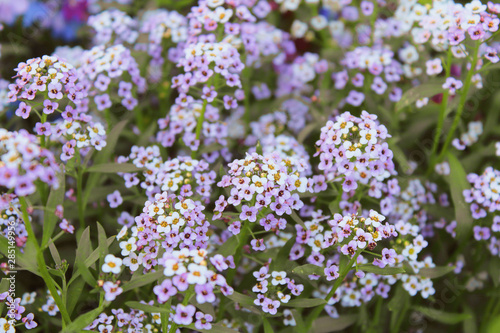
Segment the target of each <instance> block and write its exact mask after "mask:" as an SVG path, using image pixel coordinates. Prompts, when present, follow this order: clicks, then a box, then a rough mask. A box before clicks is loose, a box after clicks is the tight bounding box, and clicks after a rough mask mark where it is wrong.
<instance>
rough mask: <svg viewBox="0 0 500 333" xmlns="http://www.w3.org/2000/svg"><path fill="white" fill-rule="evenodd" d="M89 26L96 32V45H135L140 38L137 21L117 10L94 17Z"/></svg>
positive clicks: (106, 11)
mask: <svg viewBox="0 0 500 333" xmlns="http://www.w3.org/2000/svg"><path fill="white" fill-rule="evenodd" d="M87 24H88V25H89V26H90V27H92V28H93V29H94V30H95V32H96V34H95V35H94V43H95V45H103V44H108V45H109V44H122V43H129V44H133V43H134V42H135V41H136V39H137V37H138V36H139V33H138V32H137V21H136V20H134V19H133V18H131V17H130V16H128V15H127V14H126V13H124V12H122V11H120V10H117V9H109V10H105V11H102V12H100V13H99V14H97V15H92V16H90V17H89V19H88V22H87Z"/></svg>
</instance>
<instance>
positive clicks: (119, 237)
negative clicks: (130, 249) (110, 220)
mask: <svg viewBox="0 0 500 333" xmlns="http://www.w3.org/2000/svg"><path fill="white" fill-rule="evenodd" d="M127 230H128V228H127V226H126V225H124V226H123V228H122V229H121V230H120V232H119V233H118V235H116V240H120V239H122V238H123V236H125V235H126V234H127Z"/></svg>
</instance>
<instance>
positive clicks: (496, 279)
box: [488, 257, 500, 288]
mask: <svg viewBox="0 0 500 333" xmlns="http://www.w3.org/2000/svg"><path fill="white" fill-rule="evenodd" d="M489 260H490V264H489V270H488V271H489V273H490V276H491V280H492V281H493V285H494V286H495V288H496V287H498V285H499V284H500V259H499V258H498V257H493V258H491V259H489Z"/></svg>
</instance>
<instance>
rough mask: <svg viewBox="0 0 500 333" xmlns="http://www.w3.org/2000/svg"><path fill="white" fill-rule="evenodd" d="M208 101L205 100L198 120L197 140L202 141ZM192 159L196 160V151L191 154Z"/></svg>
mask: <svg viewBox="0 0 500 333" xmlns="http://www.w3.org/2000/svg"><path fill="white" fill-rule="evenodd" d="M207 105H208V101H207V100H206V99H205V100H203V106H202V108H201V113H200V117H199V118H198V123H197V124H196V140H200V136H201V130H202V129H203V122H204V121H205V111H206V110H207ZM191 158H193V159H194V158H196V151H195V150H193V151H192V152H191Z"/></svg>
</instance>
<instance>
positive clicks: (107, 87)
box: [78, 44, 146, 111]
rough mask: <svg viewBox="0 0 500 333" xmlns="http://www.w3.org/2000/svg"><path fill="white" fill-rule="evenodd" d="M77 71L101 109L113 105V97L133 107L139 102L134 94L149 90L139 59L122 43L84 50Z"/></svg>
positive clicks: (130, 107)
mask: <svg viewBox="0 0 500 333" xmlns="http://www.w3.org/2000/svg"><path fill="white" fill-rule="evenodd" d="M78 71H79V73H80V75H81V80H82V82H85V85H86V87H87V89H88V94H89V97H90V98H92V100H93V101H94V103H95V106H96V108H97V110H99V111H103V110H107V109H109V108H111V106H112V105H113V101H114V100H119V101H120V103H121V105H123V106H124V107H125V108H126V109H127V110H129V111H131V110H133V109H134V108H135V107H136V106H137V98H136V96H135V94H137V93H143V92H144V91H145V90H146V80H145V79H144V78H143V77H142V76H141V73H140V71H139V66H138V65H137V62H136V61H135V59H134V58H133V57H132V55H131V53H130V50H129V49H127V48H126V47H125V46H123V45H121V44H118V45H114V46H111V47H108V48H106V47H105V46H104V45H100V46H95V47H93V48H92V49H90V50H88V51H85V52H84V53H83V55H82V66H81V67H80V68H78ZM110 94H111V95H110Z"/></svg>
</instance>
